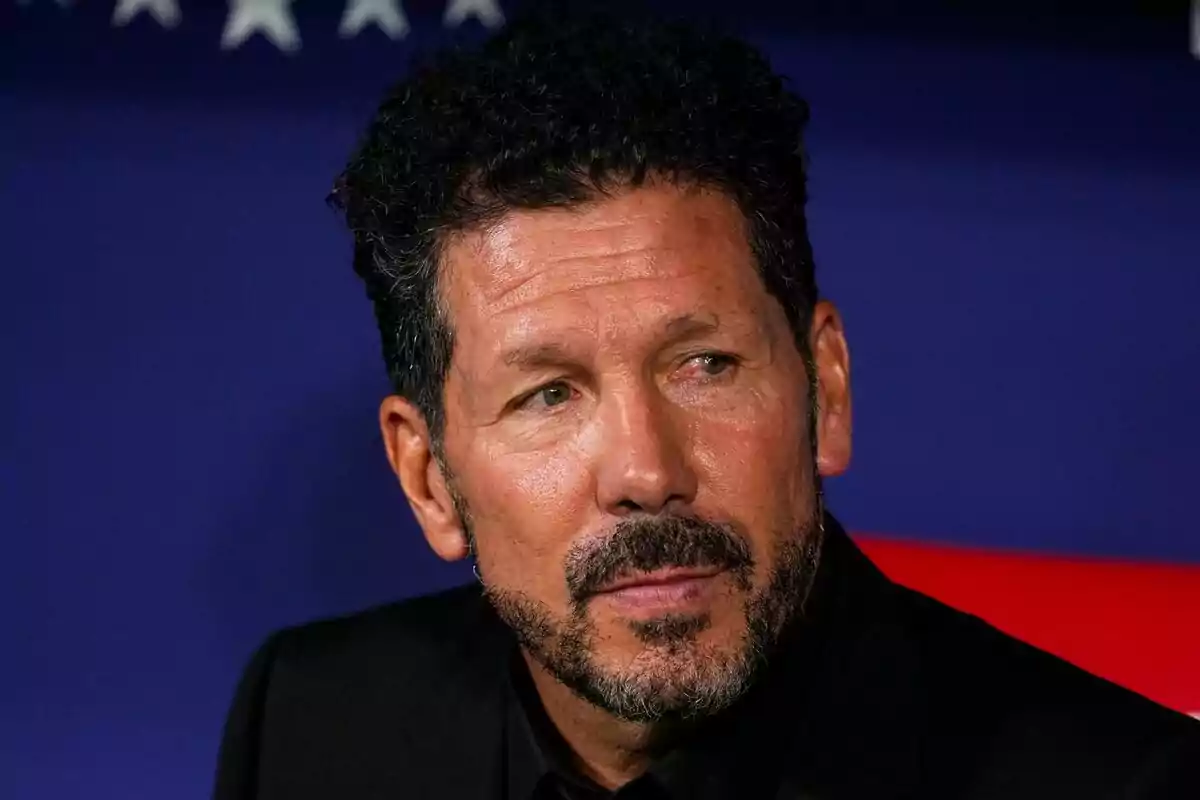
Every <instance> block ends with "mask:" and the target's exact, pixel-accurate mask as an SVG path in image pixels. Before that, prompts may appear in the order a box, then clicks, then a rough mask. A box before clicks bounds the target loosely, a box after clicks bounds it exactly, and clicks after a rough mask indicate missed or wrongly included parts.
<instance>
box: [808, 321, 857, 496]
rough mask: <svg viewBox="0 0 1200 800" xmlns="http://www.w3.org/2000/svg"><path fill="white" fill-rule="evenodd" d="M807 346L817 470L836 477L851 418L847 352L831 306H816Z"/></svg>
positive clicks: (845, 456) (845, 462) (844, 458)
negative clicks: (813, 372)
mask: <svg viewBox="0 0 1200 800" xmlns="http://www.w3.org/2000/svg"><path fill="white" fill-rule="evenodd" d="M811 331H812V333H811V337H810V346H811V347H812V354H813V362H814V366H815V368H816V371H817V398H818V408H817V469H818V471H819V472H820V473H821V475H822V476H834V475H840V474H841V473H843V472H845V471H846V469H847V468H849V466H850V453H851V442H852V439H853V437H852V424H851V422H852V415H851V402H850V399H851V398H850V349H849V347H848V346H847V345H846V336H845V332H844V330H843V328H842V319H841V315H840V314H839V313H838V311H837V309H836V308H835V307H834V306H833V304H832V303H829V302H827V301H822V302H820V303H817V306H816V308H815V310H814V313H813V324H812V329H811Z"/></svg>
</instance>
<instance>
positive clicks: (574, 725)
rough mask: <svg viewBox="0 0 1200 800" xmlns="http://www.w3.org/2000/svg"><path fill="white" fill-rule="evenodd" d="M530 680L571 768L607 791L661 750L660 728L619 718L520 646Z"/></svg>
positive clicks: (636, 772) (642, 768) (639, 771)
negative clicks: (563, 745) (578, 692)
mask: <svg viewBox="0 0 1200 800" xmlns="http://www.w3.org/2000/svg"><path fill="white" fill-rule="evenodd" d="M521 655H522V656H523V657H524V659H525V663H526V664H528V665H529V673H530V675H531V677H532V678H533V684H534V686H535V687H536V689H537V693H538V695H539V697H540V698H541V701H542V706H543V707H544V708H545V710H546V715H547V716H548V717H549V718H550V721H551V722H553V723H554V726H555V728H557V729H558V732H559V734H560V735H561V736H562V738H563V740H564V741H565V742H566V743H567V745H568V746H569V747H570V748H571V752H572V753H573V754H574V757H575V762H576V763H575V766H576V767H577V768H578V769H579V771H580V772H581V773H583V774H584V775H586V776H587V777H588V778H590V779H591V780H593V781H595V782H596V783H598V784H599V785H600V786H603V787H604V788H606V789H616V788H618V787H620V786H623V785H625V784H626V783H628V782H629V781H631V780H633V779H634V778H636V777H638V776H639V775H641V774H642V773H643V772H645V771H646V770H647V769H648V768H649V766H650V762H651V761H652V760H653V758H654V756H655V755H656V754H657V753H659V752H661V751H662V748H663V745H664V738H667V737H665V736H664V734H665V733H666V732H665V731H664V730H663V729H662V728H661V727H660V726H655V725H647V724H638V723H634V722H626V721H624V720H621V719H617V718H616V717H614V716H613V715H612V714H609V713H608V712H607V711H604V710H603V709H601V708H598V707H597V706H595V705H593V704H592V703H589V702H588V701H586V700H584V699H583V698H581V697H579V696H578V695H576V694H575V693H574V692H572V691H571V690H570V689H568V688H567V687H566V686H564V685H563V684H561V683H560V682H559V681H558V680H557V679H556V678H555V677H554V676H553V675H551V674H550V673H548V672H547V671H546V670H545V669H544V668H543V667H542V665H541V664H540V663H538V661H537V660H536V659H534V658H532V657H531V656H530V655H529V654H528V653H526V652H525V651H524V649H522V652H521Z"/></svg>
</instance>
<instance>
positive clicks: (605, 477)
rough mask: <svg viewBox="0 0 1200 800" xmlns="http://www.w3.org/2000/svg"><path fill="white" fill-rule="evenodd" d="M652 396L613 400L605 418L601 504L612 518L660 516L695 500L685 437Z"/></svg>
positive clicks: (599, 488)
mask: <svg viewBox="0 0 1200 800" xmlns="http://www.w3.org/2000/svg"><path fill="white" fill-rule="evenodd" d="M650 394H652V393H644V392H637V393H630V394H628V395H625V396H623V397H618V398H613V399H611V401H610V403H609V404H608V405H609V408H608V409H607V413H605V414H604V415H603V417H604V421H605V425H604V429H603V432H602V443H601V445H600V458H599V467H598V470H597V495H598V497H597V499H598V501H599V503H600V507H601V508H602V509H603V510H605V511H606V512H608V513H610V514H615V515H618V516H626V515H629V514H635V513H645V514H660V513H663V512H665V511H669V510H671V509H672V508H674V507H677V506H681V505H688V504H691V503H692V502H693V501H694V500H695V498H696V488H697V487H696V484H697V480H696V474H695V472H694V470H693V469H692V466H691V464H690V459H689V458H688V454H687V450H686V435H685V434H684V433H682V432H681V431H680V430H678V429H679V428H680V427H682V426H679V425H677V424H676V422H675V420H673V418H672V415H671V413H670V409H669V408H668V407H667V404H666V403H665V402H656V398H654V397H652V396H648V395H650Z"/></svg>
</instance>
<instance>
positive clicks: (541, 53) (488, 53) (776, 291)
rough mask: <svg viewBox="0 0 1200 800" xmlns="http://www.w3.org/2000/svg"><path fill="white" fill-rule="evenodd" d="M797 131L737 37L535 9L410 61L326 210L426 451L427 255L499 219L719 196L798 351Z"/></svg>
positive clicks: (434, 398) (431, 295)
mask: <svg viewBox="0 0 1200 800" xmlns="http://www.w3.org/2000/svg"><path fill="white" fill-rule="evenodd" d="M807 121H808V106H807V104H806V103H805V102H804V100H802V99H801V98H799V97H798V96H796V95H795V94H793V93H792V92H790V91H789V90H788V89H787V88H786V86H785V84H784V80H783V78H782V77H781V76H779V75H777V74H776V73H774V72H773V71H772V69H771V67H770V65H769V64H768V63H767V60H766V59H765V57H764V56H763V55H762V54H761V53H759V52H758V51H756V50H755V49H754V48H752V47H751V46H750V45H748V44H746V43H744V42H741V41H739V40H737V39H735V38H731V37H729V36H727V35H723V34H721V33H719V32H716V31H713V30H709V29H707V28H701V27H699V26H690V25H687V24H683V23H678V22H669V21H666V20H654V19H648V18H646V17H642V16H637V17H633V16H628V15H625V16H622V17H615V16H612V15H605V14H602V13H594V12H581V11H578V10H577V9H572V10H571V11H569V12H563V13H554V14H533V15H530V16H528V17H527V18H525V19H522V20H519V21H514V22H512V23H511V24H510V25H509V26H508V27H507V28H506V29H504V30H503V31H502V32H501V33H499V34H498V35H496V36H495V37H493V38H491V39H490V40H488V41H487V42H485V43H484V44H483V45H482V46H480V47H477V48H474V49H459V50H454V51H446V52H443V53H441V54H438V55H436V56H435V57H434V58H433V60H432V61H431V62H430V63H427V64H425V65H424V66H421V67H418V68H416V69H415V70H414V71H413V72H412V74H411V75H410V76H409V77H407V78H406V79H405V80H404V81H403V82H401V83H400V84H399V85H398V86H397V87H396V88H395V89H394V90H393V91H392V93H391V94H390V95H389V96H388V97H387V98H386V100H385V101H384V102H383V104H382V106H381V107H380V109H379V112H378V114H377V115H376V117H375V118H374V120H373V121H372V122H371V123H370V125H369V127H368V129H367V131H366V134H365V137H364V139H363V140H362V142H361V144H360V145H359V147H358V150H357V151H356V153H355V154H354V155H353V157H352V158H351V160H350V162H349V164H348V166H347V167H346V169H345V171H344V173H343V174H342V175H341V176H340V177H339V178H338V180H337V182H336V184H335V187H334V190H333V193H332V194H331V196H330V202H331V203H332V204H333V205H334V206H335V207H336V208H337V209H339V210H340V211H341V212H342V213H344V215H345V218H346V222H347V224H348V226H349V228H350V230H351V231H352V232H353V234H354V268H355V271H356V272H357V273H358V275H359V276H360V277H361V278H362V279H363V281H364V282H365V284H366V287H367V294H368V296H369V297H370V299H371V301H372V302H373V304H374V307H375V315H376V318H377V320H378V324H379V330H380V334H381V336H382V339H383V355H384V360H385V362H386V364H387V369H388V375H389V377H390V379H391V382H392V385H393V388H394V390H395V392H396V393H397V394H399V395H401V396H402V397H405V398H406V399H408V400H409V401H410V402H412V403H413V404H414V405H416V406H417V408H418V409H420V411H421V413H422V414H423V415H424V417H425V420H426V423H427V425H428V426H429V429H430V432H431V436H432V438H433V440H434V447H435V452H436V450H437V448H438V445H439V443H440V440H441V436H442V433H443V432H444V426H445V410H444V407H443V389H444V385H445V379H446V374H447V371H448V369H449V365H450V358H451V355H452V352H453V342H454V336H453V329H452V326H451V322H452V320H450V319H449V316H448V314H447V311H446V309H445V307H444V304H443V303H442V302H441V300H440V294H439V291H438V263H439V257H440V251H441V248H442V246H443V245H444V243H445V241H446V237H447V235H448V234H452V233H454V232H457V231H462V230H464V229H469V228H472V227H473V226H479V225H484V224H486V223H487V222H488V221H489V220H494V219H496V218H497V217H498V216H499V215H502V214H504V213H505V211H506V210H509V209H514V208H522V209H537V208H548V207H560V206H567V205H572V204H579V203H584V202H587V201H588V200H592V199H596V198H598V197H603V196H605V195H606V194H610V193H612V192H614V191H619V190H621V189H623V188H626V187H633V186H638V185H641V184H643V183H644V182H646V181H647V180H648V179H651V178H654V179H663V180H670V181H675V182H678V183H681V184H684V183H686V184H688V185H693V186H704V187H707V188H713V189H718V190H721V191H724V192H726V193H727V194H728V195H729V196H730V197H732V198H733V199H734V200H735V201H736V202H737V204H738V206H739V208H740V209H741V210H742V212H743V214H744V215H745V217H746V220H747V222H748V226H747V229H748V231H749V236H750V239H751V242H750V244H751V246H752V250H753V252H754V254H755V257H756V261H757V265H758V268H759V271H760V274H761V277H762V279H763V281H764V283H765V285H766V287H767V289H768V291H769V292H770V293H771V294H772V295H773V296H774V297H775V298H776V299H777V300H778V301H779V302H780V304H781V305H782V306H783V309H784V311H785V313H786V314H787V318H788V321H789V323H790V324H791V326H792V330H793V332H794V334H795V339H796V343H797V345H798V346H799V347H800V348H801V350H802V352H804V353H805V354H806V355H807V330H808V326H809V322H810V319H811V315H812V310H813V306H814V304H815V303H816V301H817V287H816V282H815V278H814V270H813V259H812V248H811V246H810V243H809V240H808V231H807V223H806V219H805V214H804V206H805V200H806V191H805V181H806V159H805V155H804V149H803V145H802V132H803V128H804V126H805V124H806V123H807Z"/></svg>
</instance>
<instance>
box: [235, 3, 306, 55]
mask: <svg viewBox="0 0 1200 800" xmlns="http://www.w3.org/2000/svg"><path fill="white" fill-rule="evenodd" d="M292 1H293V0H229V16H228V17H227V18H226V19H225V30H224V32H222V33H221V48H222V49H223V50H232V49H234V48H236V47H241V45H242V43H243V42H245V41H246V40H247V39H249V38H250V37H251V36H253V35H254V34H256V33H261V34H262V35H263V36H265V37H267V38H268V39H270V40H271V43H272V44H274V45H275V46H276V47H278V48H279V49H280V50H283V51H285V52H289V53H291V52H295V51H296V50H299V49H300V31H299V30H297V29H296V20H295V18H294V17H293V16H292V12H291V9H290V8H289V6H291V4H292Z"/></svg>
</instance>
